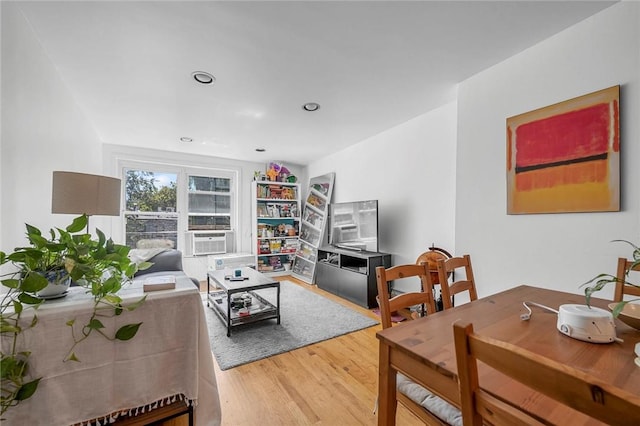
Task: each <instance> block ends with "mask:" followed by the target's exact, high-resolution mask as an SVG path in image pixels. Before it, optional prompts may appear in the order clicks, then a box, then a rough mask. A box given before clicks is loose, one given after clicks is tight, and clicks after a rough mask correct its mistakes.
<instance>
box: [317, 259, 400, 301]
mask: <svg viewBox="0 0 640 426" xmlns="http://www.w3.org/2000/svg"><path fill="white" fill-rule="evenodd" d="M378 266H384V267H385V268H389V267H390V266H391V255H390V254H386V253H377V252H370V251H364V250H360V251H357V250H353V249H351V248H349V249H344V248H340V247H335V246H325V247H321V248H319V249H318V264H317V266H316V285H317V286H318V288H321V289H323V290H326V291H328V292H330V293H333V294H335V295H337V296H340V297H342V298H345V299H347V300H349V301H351V302H353V303H356V304H358V305H360V306H363V307H365V308H376V307H377V306H378V303H377V302H376V296H377V295H378V286H377V284H376V267H378Z"/></svg>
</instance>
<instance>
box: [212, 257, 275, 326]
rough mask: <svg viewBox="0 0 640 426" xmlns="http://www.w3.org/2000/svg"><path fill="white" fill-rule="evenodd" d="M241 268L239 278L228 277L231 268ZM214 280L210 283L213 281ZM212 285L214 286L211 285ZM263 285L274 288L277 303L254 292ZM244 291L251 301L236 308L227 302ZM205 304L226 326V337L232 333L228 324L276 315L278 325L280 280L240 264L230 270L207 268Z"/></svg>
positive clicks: (262, 287) (271, 317)
mask: <svg viewBox="0 0 640 426" xmlns="http://www.w3.org/2000/svg"><path fill="white" fill-rule="evenodd" d="M236 270H240V275H241V277H243V279H242V280H240V281H234V280H232V279H230V278H231V277H232V276H234V275H235V274H234V271H236ZM212 280H213V283H212ZM212 284H214V285H215V287H217V289H216V288H212ZM266 288H275V289H276V303H275V304H273V303H271V302H269V301H268V300H267V299H265V298H264V297H262V296H260V295H259V294H258V293H257V290H262V289H266ZM237 293H247V295H248V296H250V297H251V299H250V300H251V304H250V305H248V306H243V307H241V308H235V307H232V306H231V303H229V302H230V301H231V300H233V295H234V294H237ZM207 306H209V307H210V308H212V309H213V311H214V312H215V313H216V314H218V316H219V317H220V319H221V320H222V322H223V323H225V324H226V326H227V337H229V336H231V327H234V326H237V325H240V324H249V323H253V322H257V321H264V320H268V319H273V318H275V319H276V321H277V324H280V282H279V281H276V280H272V279H270V278H268V277H267V276H266V275H263V274H261V273H260V272H258V271H256V270H255V269H252V268H248V267H242V268H237V269H233V270H229V269H227V270H219V271H209V272H208V273H207Z"/></svg>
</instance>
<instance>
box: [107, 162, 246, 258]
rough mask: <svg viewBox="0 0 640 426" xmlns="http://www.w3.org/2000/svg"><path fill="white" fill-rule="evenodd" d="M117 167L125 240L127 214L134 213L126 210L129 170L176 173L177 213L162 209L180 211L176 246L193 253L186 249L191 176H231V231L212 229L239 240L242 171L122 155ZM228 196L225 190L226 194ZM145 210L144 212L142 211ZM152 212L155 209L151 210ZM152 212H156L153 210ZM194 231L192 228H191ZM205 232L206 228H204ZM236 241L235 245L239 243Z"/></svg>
mask: <svg viewBox="0 0 640 426" xmlns="http://www.w3.org/2000/svg"><path fill="white" fill-rule="evenodd" d="M117 170H118V174H119V176H120V178H121V179H122V191H121V202H120V203H121V204H120V205H121V206H123V207H122V209H121V210H122V227H121V235H122V240H123V241H125V242H126V232H127V230H126V215H127V214H131V213H132V212H131V211H128V210H126V194H125V192H126V170H143V171H150V172H154V173H174V174H176V175H177V181H176V190H177V193H176V211H175V212H174V213H167V212H163V213H164V214H174V215H175V214H177V215H178V225H177V230H176V232H177V234H178V235H177V245H176V248H177V249H178V250H181V251H182V252H183V254H186V253H188V252H190V250H186V249H185V245H186V234H187V232H190V231H189V230H188V228H189V204H188V203H189V188H188V185H189V176H202V177H218V178H226V179H229V181H230V184H229V193H228V194H229V196H230V200H229V207H230V224H229V225H230V228H231V229H230V230H229V231H223V230H217V231H215V230H212V231H211V232H231V233H233V234H234V235H233V239H234V242H236V243H237V238H238V236H239V235H241V233H242V231H241V229H240V226H241V225H240V221H239V215H240V209H239V196H238V193H239V190H240V184H241V182H240V178H239V171H238V170H234V169H230V168H225V167H216V166H213V165H212V166H192V165H187V164H168V163H165V162H162V161H153V160H149V161H145V160H136V159H123V158H120V159H118V161H117ZM224 194H225V195H226V193H224ZM143 213H144V212H143ZM149 213H152V212H149ZM153 214H156V213H155V212H153ZM191 232H193V231H191ZM201 232H203V231H201ZM204 232H206V231H204ZM236 243H234V245H236Z"/></svg>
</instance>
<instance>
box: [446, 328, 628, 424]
mask: <svg viewBox="0 0 640 426" xmlns="http://www.w3.org/2000/svg"><path fill="white" fill-rule="evenodd" d="M453 333H454V342H455V350H456V362H457V366H458V378H459V383H460V399H461V405H462V419H463V424H464V426H481V425H483V424H491V425H494V426H501V425H504V426H507V425H508V426H511V425H517V424H520V425H543V424H548V423H542V422H541V421H540V420H539V419H538V418H536V417H534V416H532V415H530V414H529V413H527V412H526V411H524V410H523V408H521V407H518V406H516V405H515V404H510V403H509V402H508V401H507V400H505V399H502V398H498V397H496V396H495V395H493V394H492V393H490V392H489V391H488V390H486V389H485V388H483V386H482V384H481V383H479V379H478V366H477V361H481V362H483V363H484V364H486V365H488V366H489V367H491V368H493V369H495V370H497V371H500V372H501V373H503V374H506V375H507V376H509V377H511V378H512V379H514V380H516V381H518V382H521V383H523V384H524V385H526V386H528V387H530V388H532V389H534V390H536V391H538V392H540V393H543V394H545V395H547V396H548V397H550V398H552V399H555V400H556V401H558V402H559V403H561V404H563V405H566V406H568V407H571V408H573V409H575V410H577V411H580V412H582V413H585V414H587V415H588V416H590V417H592V418H594V419H597V420H600V421H603V422H605V423H607V424H610V425H622V424H625V425H632V424H635V425H638V424H640V396H638V395H634V394H631V393H629V392H626V391H624V390H623V389H619V388H616V387H614V386H611V385H610V384H607V383H604V382H602V381H600V380H598V379H596V378H594V377H593V376H591V375H589V374H587V373H585V372H583V371H581V370H578V369H575V368H572V367H571V366H569V365H566V364H561V363H559V362H557V361H554V360H551V359H548V358H545V357H544V356H541V355H538V354H534V353H532V352H530V351H528V350H526V349H523V348H521V347H518V346H515V345H512V344H510V343H506V342H501V341H498V340H495V339H492V338H490V337H487V336H482V335H479V334H476V333H474V332H473V324H471V323H462V322H460V321H459V322H456V323H454V325H453Z"/></svg>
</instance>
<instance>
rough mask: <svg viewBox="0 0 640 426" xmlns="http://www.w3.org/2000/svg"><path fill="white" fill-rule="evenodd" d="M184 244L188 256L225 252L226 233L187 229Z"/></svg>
mask: <svg viewBox="0 0 640 426" xmlns="http://www.w3.org/2000/svg"><path fill="white" fill-rule="evenodd" d="M185 246H186V251H187V253H185V254H186V255H188V256H199V255H204V254H219V253H226V252H227V234H226V233H225V232H215V231H187V235H186V244H185Z"/></svg>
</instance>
